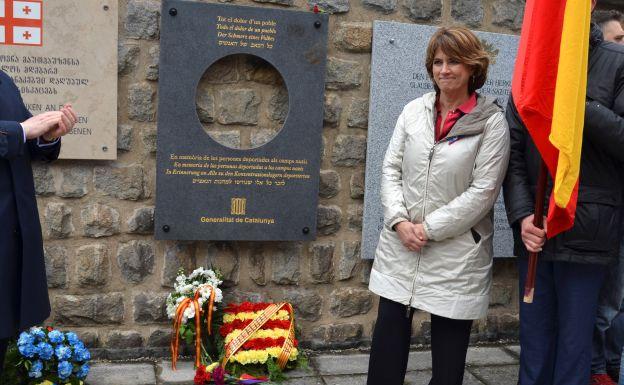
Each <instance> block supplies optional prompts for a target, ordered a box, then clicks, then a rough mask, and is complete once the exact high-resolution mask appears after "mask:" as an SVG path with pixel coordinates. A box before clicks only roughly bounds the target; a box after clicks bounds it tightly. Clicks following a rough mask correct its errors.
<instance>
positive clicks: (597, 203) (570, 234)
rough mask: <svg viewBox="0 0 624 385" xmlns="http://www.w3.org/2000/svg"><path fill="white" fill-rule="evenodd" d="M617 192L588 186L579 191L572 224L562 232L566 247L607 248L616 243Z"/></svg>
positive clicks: (614, 245) (618, 214)
mask: <svg viewBox="0 0 624 385" xmlns="http://www.w3.org/2000/svg"><path fill="white" fill-rule="evenodd" d="M619 206H620V196H619V193H617V192H608V193H607V192H601V191H596V190H592V191H589V192H583V193H580V194H579V199H578V203H577V208H576V216H575V220H574V227H573V228H572V229H570V230H569V231H566V232H565V233H564V234H563V242H564V245H565V246H566V247H567V248H570V249H573V250H577V251H581V252H582V251H585V252H610V251H616V250H617V248H618V247H619V228H620V220H621V218H620V207H619Z"/></svg>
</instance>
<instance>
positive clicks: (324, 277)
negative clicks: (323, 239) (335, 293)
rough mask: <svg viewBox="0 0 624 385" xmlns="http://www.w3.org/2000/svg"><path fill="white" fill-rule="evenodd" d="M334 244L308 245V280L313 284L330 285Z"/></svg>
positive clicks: (318, 243)
mask: <svg viewBox="0 0 624 385" xmlns="http://www.w3.org/2000/svg"><path fill="white" fill-rule="evenodd" d="M334 248H335V244H334V242H327V243H320V242H317V243H313V244H312V245H310V254H311V255H310V278H311V281H312V282H314V283H330V282H331V281H332V280H333V275H334V274H333V267H334V264H333V259H334Z"/></svg>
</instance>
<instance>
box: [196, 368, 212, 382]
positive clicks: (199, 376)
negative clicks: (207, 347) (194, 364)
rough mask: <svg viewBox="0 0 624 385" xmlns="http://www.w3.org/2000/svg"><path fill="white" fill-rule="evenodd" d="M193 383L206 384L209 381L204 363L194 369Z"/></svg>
mask: <svg viewBox="0 0 624 385" xmlns="http://www.w3.org/2000/svg"><path fill="white" fill-rule="evenodd" d="M193 383H194V384H195V385H208V384H209V383H210V373H209V372H207V371H206V367H205V366H204V365H199V368H197V370H196V371H195V378H194V379H193Z"/></svg>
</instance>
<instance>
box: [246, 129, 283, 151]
mask: <svg viewBox="0 0 624 385" xmlns="http://www.w3.org/2000/svg"><path fill="white" fill-rule="evenodd" d="M276 135H277V132H276V131H273V130H253V131H251V138H250V141H251V148H257V147H260V146H262V145H263V144H266V143H269V142H270V141H271V140H273V138H274V137H275V136H276Z"/></svg>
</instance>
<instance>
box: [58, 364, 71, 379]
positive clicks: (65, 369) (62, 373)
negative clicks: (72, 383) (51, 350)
mask: <svg viewBox="0 0 624 385" xmlns="http://www.w3.org/2000/svg"><path fill="white" fill-rule="evenodd" d="M72 370H74V367H73V366H72V364H70V363H69V362H67V361H61V362H59V364H58V376H59V378H60V379H61V380H66V379H67V377H69V376H71V374H72Z"/></svg>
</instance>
